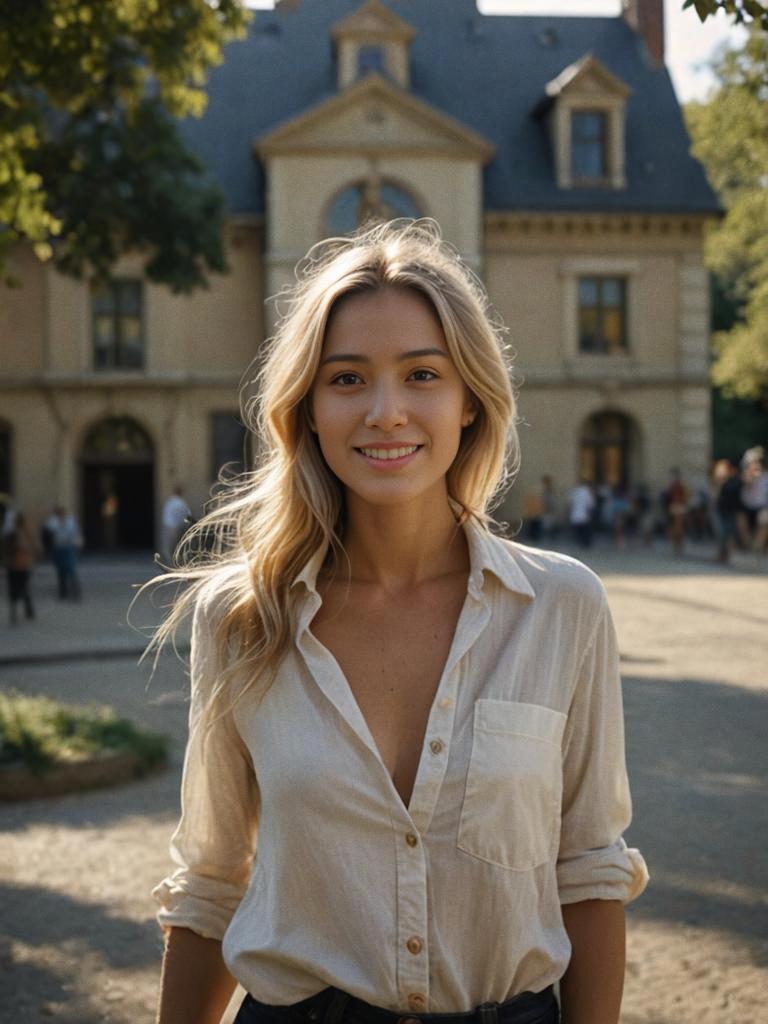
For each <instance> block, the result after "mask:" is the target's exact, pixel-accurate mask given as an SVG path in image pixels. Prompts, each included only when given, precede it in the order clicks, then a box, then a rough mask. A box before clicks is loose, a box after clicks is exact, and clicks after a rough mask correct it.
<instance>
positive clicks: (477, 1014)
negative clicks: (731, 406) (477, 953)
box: [250, 985, 556, 1024]
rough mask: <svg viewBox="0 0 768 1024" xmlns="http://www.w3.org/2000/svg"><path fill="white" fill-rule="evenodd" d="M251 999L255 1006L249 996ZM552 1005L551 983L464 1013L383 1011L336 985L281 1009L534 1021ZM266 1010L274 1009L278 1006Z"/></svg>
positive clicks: (388, 1022) (341, 1016)
mask: <svg viewBox="0 0 768 1024" xmlns="http://www.w3.org/2000/svg"><path fill="white" fill-rule="evenodd" d="M250 998H251V1000H252V1001H253V1003H256V1004H257V1005H258V1003H257V1001H256V1000H255V999H253V997H252V996H251V997H250ZM555 1006H556V1002H555V996H554V991H553V987H552V986H551V985H550V986H548V987H547V988H545V989H543V990H542V991H541V992H521V993H520V994H519V995H517V996H513V997H512V998H511V999H507V1000H506V1001H505V1002H503V1003H483V1004H482V1005H481V1006H478V1007H476V1009H474V1010H469V1011H467V1012H466V1013H411V1012H410V1011H407V1012H406V1011H403V1012H400V1011H397V1010H385V1009H383V1008H382V1007H380V1006H373V1005H371V1004H370V1003H366V1002H364V1001H363V1000H362V999H357V998H356V997H355V996H351V995H349V993H347V992H343V991H342V990H341V989H337V988H325V989H323V990H322V991H321V992H318V993H316V995H314V996H310V997H309V998H308V999H304V1000H302V1001H301V1002H300V1003H293V1004H292V1005H291V1006H286V1007H281V1008H280V1009H284V1010H285V1011H287V1012H286V1020H287V1021H288V1020H290V1021H291V1022H298V1021H300V1020H302V1019H304V1020H307V1021H308V1022H311V1024H342V1022H344V1024H422V1022H424V1024H536V1022H537V1021H539V1020H540V1019H541V1017H542V1016H543V1015H544V1014H545V1013H546V1012H547V1011H548V1010H551V1009H552V1008H554V1007H555ZM269 1009H270V1010H271V1011H273V1012H274V1011H275V1010H276V1009H277V1007H269ZM552 1019H553V1020H555V1019H556V1018H555V1017H553V1018H552Z"/></svg>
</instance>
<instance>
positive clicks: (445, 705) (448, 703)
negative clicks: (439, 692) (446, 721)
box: [438, 697, 453, 711]
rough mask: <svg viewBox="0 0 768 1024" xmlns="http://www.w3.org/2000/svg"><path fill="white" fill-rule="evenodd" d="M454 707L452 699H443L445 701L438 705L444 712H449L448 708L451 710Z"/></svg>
mask: <svg viewBox="0 0 768 1024" xmlns="http://www.w3.org/2000/svg"><path fill="white" fill-rule="evenodd" d="M452 706H453V701H452V700H451V698H450V697H443V699H442V700H441V701H440V703H439V704H438V707H440V708H442V709H443V711H445V710H447V709H448V708H450V707H452Z"/></svg>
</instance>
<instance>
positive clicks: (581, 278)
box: [576, 274, 630, 358]
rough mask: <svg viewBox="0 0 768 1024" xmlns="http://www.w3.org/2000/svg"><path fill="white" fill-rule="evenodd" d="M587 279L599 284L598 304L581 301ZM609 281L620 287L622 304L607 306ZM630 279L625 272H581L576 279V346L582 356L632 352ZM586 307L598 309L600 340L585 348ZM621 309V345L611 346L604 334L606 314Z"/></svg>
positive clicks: (624, 354)
mask: <svg viewBox="0 0 768 1024" xmlns="http://www.w3.org/2000/svg"><path fill="white" fill-rule="evenodd" d="M585 281H591V282H594V283H595V284H596V285H597V303H596V305H595V306H594V307H593V306H590V307H585V306H583V305H582V302H581V285H582V283H583V282H585ZM608 283H616V284H618V285H619V288H620V299H621V301H620V304H619V306H618V307H617V306H614V305H612V306H607V305H606V304H605V302H604V299H603V294H604V288H605V285H606V284H608ZM628 291H629V280H628V277H627V275H625V274H579V275H578V276H577V279H576V304H577V308H576V321H577V336H576V347H577V351H578V353H579V355H582V356H598V357H601V358H602V357H605V356H609V357H614V356H628V355H629V354H630V344H629V322H628V321H629V317H628V309H629V301H628ZM585 308H589V309H596V310H597V328H598V330H597V333H598V340H599V342H600V345H599V347H597V348H584V347H583V345H582V338H583V334H582V329H581V314H582V310H583V309H585ZM617 308H618V309H620V312H621V345H619V346H617V347H610V346H609V345H608V343H607V342H606V340H605V334H604V315H605V312H606V311H607V310H609V309H611V310H612V309H617Z"/></svg>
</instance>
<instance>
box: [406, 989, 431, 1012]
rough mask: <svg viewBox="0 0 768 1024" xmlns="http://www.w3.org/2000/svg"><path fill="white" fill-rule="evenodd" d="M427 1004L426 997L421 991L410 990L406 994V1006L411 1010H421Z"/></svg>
mask: <svg viewBox="0 0 768 1024" xmlns="http://www.w3.org/2000/svg"><path fill="white" fill-rule="evenodd" d="M426 1005H427V997H426V996H425V995H424V994H423V992H411V993H410V995H409V996H408V1006H409V1007H410V1008H411V1009H412V1010H423V1009H424V1007H425V1006H426Z"/></svg>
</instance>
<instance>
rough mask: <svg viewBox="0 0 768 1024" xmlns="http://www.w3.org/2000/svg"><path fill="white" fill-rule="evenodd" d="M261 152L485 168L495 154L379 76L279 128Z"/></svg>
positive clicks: (489, 146)
mask: <svg viewBox="0 0 768 1024" xmlns="http://www.w3.org/2000/svg"><path fill="white" fill-rule="evenodd" d="M255 149H256V151H257V153H258V154H259V155H260V156H272V155H276V154H287V153H329V152H344V153H356V154H360V153H365V154H371V153H381V154H383V153H408V154H422V153H423V154H432V155H444V156H452V157H457V158H458V157H464V158H470V159H475V160H480V161H481V162H482V163H487V162H488V161H489V160H491V158H492V157H493V155H494V153H495V147H494V145H493V144H492V143H490V142H489V141H488V140H487V139H485V138H483V136H481V135H479V134H478V133H477V132H475V131H473V130H472V129H470V128H467V127H466V126H465V125H463V124H462V123H461V122H460V121H457V120H456V119H455V118H453V117H451V116H450V115H448V114H445V113H443V112H442V111H441V110H438V109H437V108H436V107H433V106H431V104H429V103H425V102H424V101H423V100H419V99H416V98H415V97H414V96H412V95H411V94H410V93H407V92H405V91H404V90H402V89H399V88H398V87H397V86H395V85H393V84H392V83H391V82H389V81H388V80H387V79H385V78H383V77H382V76H380V75H376V74H373V75H368V76H367V77H366V78H364V79H362V80H361V81H360V82H357V83H355V84H354V85H352V86H350V88H349V89H346V90H345V91H344V92H342V93H339V94H338V95H336V96H333V97H332V98H331V99H329V100H326V101H325V102H324V103H320V104H319V105H318V106H316V107H312V108H310V109H309V110H306V111H304V112H303V113H301V114H299V115H298V116H297V117H295V118H293V119H292V120H290V121H288V122H286V123H285V124H282V125H279V126H278V127H277V128H275V129H274V130H273V131H271V132H269V133H268V134H267V135H265V136H263V137H262V138H261V139H258V140H257V141H256V143H255Z"/></svg>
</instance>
